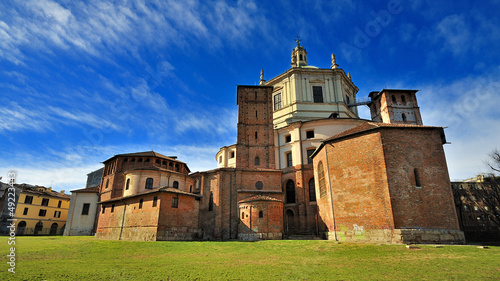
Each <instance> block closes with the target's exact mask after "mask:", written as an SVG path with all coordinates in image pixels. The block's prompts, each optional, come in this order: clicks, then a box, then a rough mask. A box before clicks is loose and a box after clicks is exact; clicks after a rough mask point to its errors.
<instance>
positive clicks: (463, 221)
mask: <svg viewBox="0 0 500 281" xmlns="http://www.w3.org/2000/svg"><path fill="white" fill-rule="evenodd" d="M451 186H452V189H453V197H454V200H455V207H456V210H457V216H458V221H459V225H460V229H461V230H462V231H463V232H464V234H465V238H466V239H467V240H468V241H487V240H499V239H500V226H499V225H498V224H496V223H495V222H494V220H495V219H494V218H493V213H492V211H493V210H492V208H495V209H496V211H497V212H498V211H500V205H497V206H487V204H485V203H484V202H482V198H484V196H488V197H489V198H491V196H494V195H493V194H494V192H493V190H492V189H491V186H490V185H489V183H488V179H487V177H486V180H485V176H484V175H479V176H477V177H474V178H471V179H467V180H464V181H455V182H451ZM497 203H498V202H497Z"/></svg>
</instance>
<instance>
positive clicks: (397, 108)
mask: <svg viewBox="0 0 500 281" xmlns="http://www.w3.org/2000/svg"><path fill="white" fill-rule="evenodd" d="M417 92H418V90H389V89H383V90H382V91H380V92H371V93H370V94H369V95H368V96H369V97H370V98H371V100H372V103H371V105H370V112H371V117H372V120H373V121H376V122H382V123H397V124H412V125H422V117H420V109H419V107H418V104H417V97H416V95H415V94H416V93H417Z"/></svg>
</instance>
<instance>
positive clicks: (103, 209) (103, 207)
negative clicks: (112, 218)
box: [102, 206, 106, 214]
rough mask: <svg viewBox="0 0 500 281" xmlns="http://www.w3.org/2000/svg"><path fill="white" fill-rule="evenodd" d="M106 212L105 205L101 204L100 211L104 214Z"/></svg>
mask: <svg viewBox="0 0 500 281" xmlns="http://www.w3.org/2000/svg"><path fill="white" fill-rule="evenodd" d="M105 212H106V206H102V213H103V214H104V213H105Z"/></svg>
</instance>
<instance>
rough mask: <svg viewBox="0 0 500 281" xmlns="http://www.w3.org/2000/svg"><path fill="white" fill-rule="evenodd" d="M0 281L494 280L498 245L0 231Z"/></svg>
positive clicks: (498, 274)
mask: <svg viewBox="0 0 500 281" xmlns="http://www.w3.org/2000/svg"><path fill="white" fill-rule="evenodd" d="M0 245H1V246H0V253H1V255H2V264H1V266H0V269H1V272H0V280H110V281H111V280H169V279H170V280H195V279H196V280H227V279H231V280H234V279H237V280H282V279H288V280H356V279H364V280H373V279H379V280H380V279H392V280H422V279H423V280H435V279H441V280H443V279H444V280H489V279H494V280H500V247H490V248H489V249H479V248H477V247H475V246H443V248H436V247H433V246H420V249H412V250H410V249H407V248H406V247H405V246H404V245H382V246H380V245H367V244H347V243H342V244H336V243H334V242H329V241H289V240H282V241H261V242H127V241H102V240H98V239H95V238H93V237H61V236H57V237H54V236H53V237H17V238H16V245H15V247H16V273H15V274H12V273H9V272H8V271H7V269H8V267H9V266H8V265H7V264H6V258H7V257H6V255H8V254H9V253H8V251H9V248H10V247H11V246H9V245H8V244H7V237H0Z"/></svg>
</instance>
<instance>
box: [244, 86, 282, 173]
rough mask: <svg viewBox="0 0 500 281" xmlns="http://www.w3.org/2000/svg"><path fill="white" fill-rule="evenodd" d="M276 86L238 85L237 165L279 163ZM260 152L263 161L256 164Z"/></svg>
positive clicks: (271, 164) (272, 166)
mask: <svg viewBox="0 0 500 281" xmlns="http://www.w3.org/2000/svg"><path fill="white" fill-rule="evenodd" d="M272 89H273V88H272V87H267V86H238V90H237V95H238V97H237V99H238V101H237V102H238V139H237V145H236V167H237V168H249V169H273V168H274V167H275V158H274V131H273V125H272V118H273V112H272ZM255 133H257V138H255ZM256 156H258V157H259V159H260V164H259V165H254V160H255V157H256Z"/></svg>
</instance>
